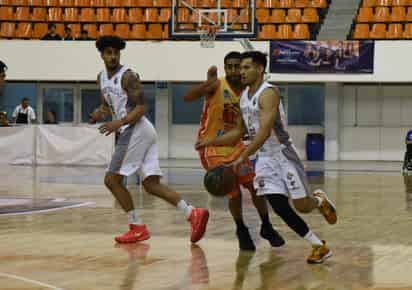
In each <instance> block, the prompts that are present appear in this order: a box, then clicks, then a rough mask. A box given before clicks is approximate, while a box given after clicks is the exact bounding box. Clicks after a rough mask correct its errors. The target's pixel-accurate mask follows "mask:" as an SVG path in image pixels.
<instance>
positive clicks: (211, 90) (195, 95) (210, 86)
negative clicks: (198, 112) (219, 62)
mask: <svg viewBox="0 0 412 290" xmlns="http://www.w3.org/2000/svg"><path fill="white" fill-rule="evenodd" d="M219 84H220V81H219V79H218V78H217V67H216V66H211V67H210V68H209V70H208V71H207V80H206V81H205V82H203V83H201V84H200V85H197V86H194V87H192V88H190V89H189V91H187V93H186V94H185V96H184V97H183V98H184V100H185V102H192V101H195V100H197V99H200V98H201V97H210V96H212V95H214V94H215V92H216V90H217V89H218V87H219Z"/></svg>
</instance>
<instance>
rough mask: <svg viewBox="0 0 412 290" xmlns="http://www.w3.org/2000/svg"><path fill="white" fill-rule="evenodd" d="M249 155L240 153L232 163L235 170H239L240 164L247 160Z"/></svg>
mask: <svg viewBox="0 0 412 290" xmlns="http://www.w3.org/2000/svg"><path fill="white" fill-rule="evenodd" d="M247 158H248V157H247V156H245V155H243V154H240V156H239V157H238V158H237V159H236V160H235V161H234V162H233V163H232V164H231V166H232V167H233V170H234V171H235V172H237V171H238V169H239V166H240V165H241V164H243V163H244V162H245V161H246V160H247Z"/></svg>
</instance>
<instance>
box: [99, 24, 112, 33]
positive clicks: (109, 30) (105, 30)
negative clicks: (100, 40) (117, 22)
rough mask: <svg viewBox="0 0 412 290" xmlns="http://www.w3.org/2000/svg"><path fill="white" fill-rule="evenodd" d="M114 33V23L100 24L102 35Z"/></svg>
mask: <svg viewBox="0 0 412 290" xmlns="http://www.w3.org/2000/svg"><path fill="white" fill-rule="evenodd" d="M113 34H114V28H113V24H111V23H110V24H107V23H106V24H100V27H99V36H102V35H113Z"/></svg>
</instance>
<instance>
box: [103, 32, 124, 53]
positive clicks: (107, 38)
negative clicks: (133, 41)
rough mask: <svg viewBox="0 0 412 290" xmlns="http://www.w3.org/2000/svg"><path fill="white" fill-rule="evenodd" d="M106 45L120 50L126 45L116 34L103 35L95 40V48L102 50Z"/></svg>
mask: <svg viewBox="0 0 412 290" xmlns="http://www.w3.org/2000/svg"><path fill="white" fill-rule="evenodd" d="M106 47H113V48H116V49H118V50H122V49H124V48H125V47H126V42H125V41H124V40H123V39H121V38H120V37H118V36H114V35H104V36H101V37H99V38H98V39H97V40H96V48H97V50H98V51H100V52H103V51H104V49H105V48H106Z"/></svg>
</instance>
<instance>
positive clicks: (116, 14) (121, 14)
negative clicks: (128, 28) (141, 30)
mask: <svg viewBox="0 0 412 290" xmlns="http://www.w3.org/2000/svg"><path fill="white" fill-rule="evenodd" d="M112 22H127V11H126V9H124V8H114V9H113V14H112Z"/></svg>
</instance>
